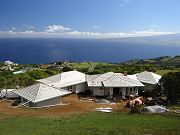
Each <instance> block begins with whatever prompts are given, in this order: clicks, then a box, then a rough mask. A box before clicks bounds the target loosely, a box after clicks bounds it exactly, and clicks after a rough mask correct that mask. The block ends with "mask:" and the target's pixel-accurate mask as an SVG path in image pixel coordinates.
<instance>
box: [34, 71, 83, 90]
mask: <svg viewBox="0 0 180 135" xmlns="http://www.w3.org/2000/svg"><path fill="white" fill-rule="evenodd" d="M38 82H41V83H44V84H47V85H49V86H53V87H57V88H61V87H67V86H71V85H75V84H79V83H83V82H86V75H85V74H83V73H81V72H78V71H69V72H63V73H61V74H57V75H54V76H51V77H48V78H45V79H41V80H38Z"/></svg>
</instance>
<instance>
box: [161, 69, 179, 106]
mask: <svg viewBox="0 0 180 135" xmlns="http://www.w3.org/2000/svg"><path fill="white" fill-rule="evenodd" d="M160 83H161V84H162V87H163V89H162V90H163V93H164V94H165V95H166V96H167V99H168V101H170V103H177V100H178V99H179V98H180V72H175V73H174V72H170V73H168V74H165V75H163V76H162V78H161V79H160Z"/></svg>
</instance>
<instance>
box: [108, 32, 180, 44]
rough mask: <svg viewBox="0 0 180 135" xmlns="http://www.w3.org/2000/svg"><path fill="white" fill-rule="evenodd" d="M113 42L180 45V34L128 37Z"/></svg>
mask: <svg viewBox="0 0 180 135" xmlns="http://www.w3.org/2000/svg"><path fill="white" fill-rule="evenodd" d="M111 40H112V41H122V42H130V43H143V44H151V45H152V44H154V45H180V33H177V34H168V35H159V36H145V37H126V38H117V39H111Z"/></svg>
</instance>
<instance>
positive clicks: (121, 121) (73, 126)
mask: <svg viewBox="0 0 180 135" xmlns="http://www.w3.org/2000/svg"><path fill="white" fill-rule="evenodd" d="M179 125H180V117H179V116H166V115H163V116H160V115H130V114H118V113H111V114H104V113H88V114H82V115H74V116H68V117H67V116H66V117H58V118H36V117H19V118H16V117H9V118H5V119H1V120H0V135H143V134H144V135H160V134H163V135H178V134H179V133H180V128H179Z"/></svg>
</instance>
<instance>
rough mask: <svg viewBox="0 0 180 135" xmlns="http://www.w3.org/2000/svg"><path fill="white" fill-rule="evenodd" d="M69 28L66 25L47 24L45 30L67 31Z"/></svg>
mask: <svg viewBox="0 0 180 135" xmlns="http://www.w3.org/2000/svg"><path fill="white" fill-rule="evenodd" d="M69 30H71V29H70V28H68V27H64V26H62V25H49V26H47V28H46V30H45V31H46V32H52V33H54V32H63V31H69Z"/></svg>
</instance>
